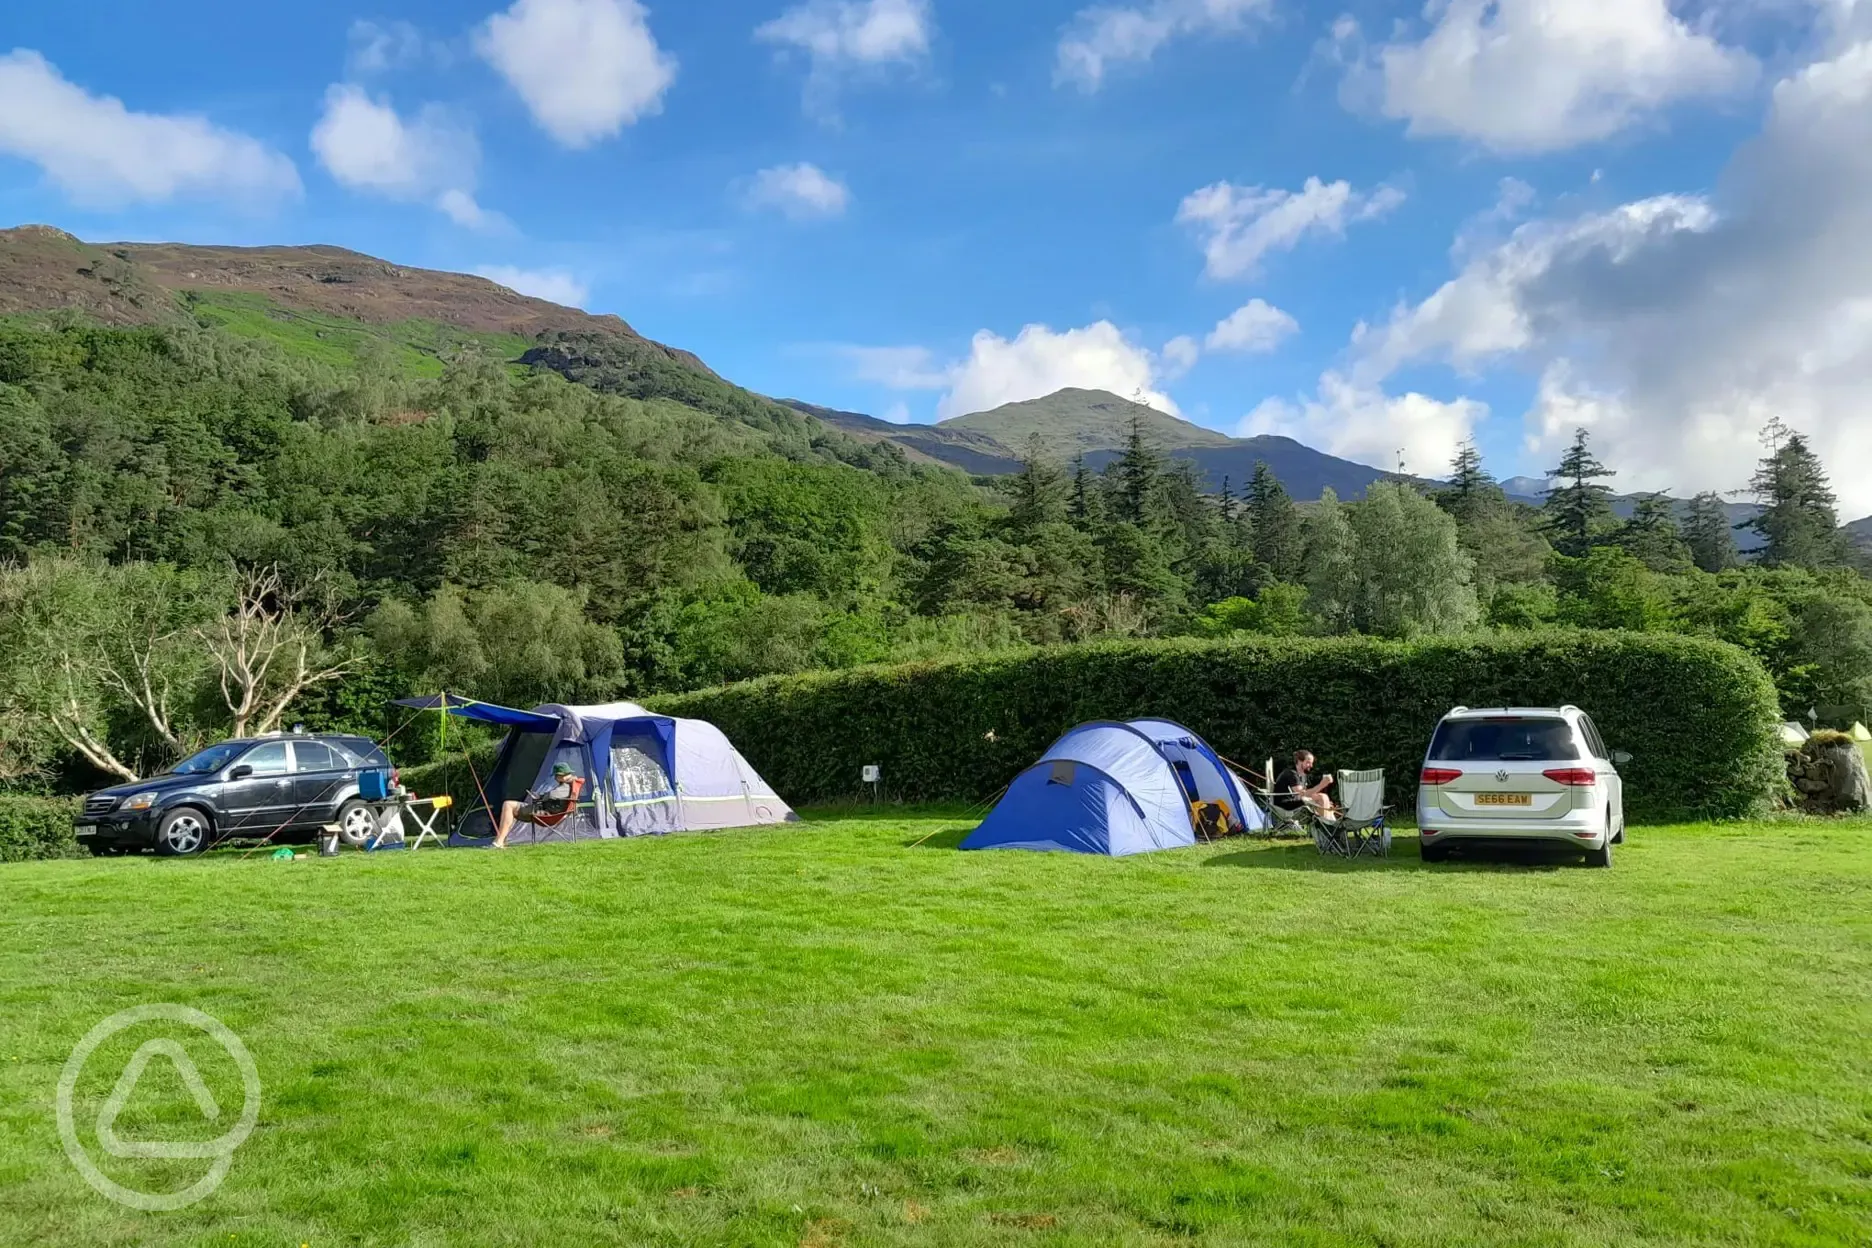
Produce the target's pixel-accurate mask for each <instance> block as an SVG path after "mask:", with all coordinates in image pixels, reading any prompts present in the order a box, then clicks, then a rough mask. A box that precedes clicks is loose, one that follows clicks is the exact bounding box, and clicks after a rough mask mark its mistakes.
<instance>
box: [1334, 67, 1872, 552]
mask: <svg viewBox="0 0 1872 1248" xmlns="http://www.w3.org/2000/svg"><path fill="white" fill-rule="evenodd" d="M1868 34H1872V32H1868ZM1355 353H1356V354H1357V355H1358V357H1359V359H1358V362H1357V364H1356V365H1355V368H1356V369H1357V370H1359V371H1360V376H1361V378H1362V380H1363V381H1364V382H1365V383H1367V384H1371V383H1373V382H1375V381H1376V380H1378V379H1380V378H1382V377H1383V376H1384V375H1386V374H1387V373H1389V372H1390V371H1392V370H1394V369H1396V368H1399V367H1402V366H1404V365H1406V364H1409V363H1412V362H1415V361H1420V360H1426V359H1431V360H1447V361H1449V362H1451V363H1454V364H1456V365H1457V366H1459V367H1464V368H1469V369H1480V368H1482V367H1485V366H1490V365H1497V364H1506V365H1511V366H1514V367H1516V368H1519V369H1522V370H1525V371H1528V372H1532V373H1535V374H1537V375H1538V376H1539V377H1540V378H1541V385H1540V394H1539V397H1538V399H1537V400H1536V403H1535V405H1534V407H1533V410H1532V411H1530V412H1529V413H1528V423H1527V433H1528V437H1529V440H1530V445H1531V447H1532V448H1533V449H1535V450H1536V451H1537V452H1538V453H1543V454H1550V453H1553V452H1554V451H1555V450H1556V449H1557V446H1558V444H1559V443H1561V442H1563V441H1564V440H1565V439H1566V438H1567V437H1568V436H1570V434H1571V430H1572V429H1573V427H1574V426H1575V425H1580V424H1584V425H1587V426H1589V427H1591V428H1592V429H1593V431H1594V441H1595V445H1596V446H1597V448H1598V449H1599V451H1600V453H1601V456H1602V458H1604V459H1606V460H1607V462H1609V463H1611V464H1612V465H1613V466H1614V467H1615V468H1617V469H1618V470H1619V472H1620V474H1621V475H1620V479H1619V483H1620V485H1621V486H1625V487H1630V488H1640V489H1665V488H1669V489H1673V490H1677V491H1694V490H1700V489H1718V490H1726V489H1734V488H1736V487H1738V486H1740V485H1741V484H1742V483H1743V482H1744V481H1745V480H1746V479H1747V476H1748V474H1749V470H1750V466H1751V465H1752V463H1753V462H1754V461H1755V460H1756V459H1757V458H1758V457H1759V455H1760V453H1761V447H1760V445H1759V442H1758V439H1757V434H1758V431H1759V429H1760V427H1761V426H1762V425H1763V424H1764V423H1766V421H1767V420H1768V419H1769V418H1770V417H1772V416H1779V417H1781V418H1783V419H1784V420H1786V421H1787V422H1788V423H1789V424H1791V425H1793V426H1795V427H1796V428H1799V429H1801V430H1803V431H1804V432H1806V433H1807V434H1808V435H1809V436H1810V438H1811V439H1812V442H1813V445H1814V447H1815V449H1816V450H1817V451H1818V452H1820V453H1821V454H1822V455H1823V456H1824V457H1826V458H1827V460H1828V462H1829V464H1830V465H1831V467H1832V471H1833V482H1834V485H1835V487H1836V488H1837V490H1838V491H1839V493H1840V495H1841V498H1842V501H1843V503H1844V505H1845V509H1846V510H1847V512H1848V513H1849V514H1850V515H1855V516H1856V515H1863V514H1865V513H1867V512H1872V473H1867V472H1865V471H1863V465H1865V464H1868V463H1872V410H1869V409H1868V408H1867V406H1866V401H1865V396H1866V395H1867V394H1868V393H1872V37H1867V38H1864V39H1862V40H1861V41H1858V42H1846V43H1842V44H1840V45H1838V46H1836V47H1835V48H1833V49H1832V50H1831V51H1830V52H1829V53H1828V54H1826V56H1825V59H1822V60H1820V61H1817V62H1816V63H1814V64H1811V65H1809V66H1807V67H1805V68H1803V69H1800V70H1797V71H1795V72H1793V73H1791V74H1790V75H1788V76H1787V77H1786V78H1785V80H1783V81H1781V82H1780V83H1778V84H1777V85H1776V86H1775V88H1774V91H1773V96H1772V102H1771V104H1770V107H1769V110H1768V115H1767V118H1766V120H1765V122H1764V124H1763V128H1762V132H1761V134H1760V135H1759V136H1758V137H1757V138H1755V139H1753V140H1752V141H1750V142H1749V143H1748V144H1746V145H1744V146H1743V147H1742V148H1741V149H1740V150H1739V151H1738V152H1737V154H1736V155H1735V157H1734V158H1733V159H1732V160H1731V162H1730V165H1729V168H1728V169H1727V170H1725V172H1724V174H1723V176H1722V178H1721V181H1720V183H1719V186H1718V190H1717V192H1716V193H1715V194H1714V195H1713V196H1711V197H1710V198H1708V199H1705V198H1701V197H1693V196H1659V197H1654V198H1651V199H1646V200H1640V201H1637V202H1635V203H1630V204H1626V205H1624V206H1622V207H1619V208H1617V209H1614V210H1612V211H1609V212H1600V213H1592V214H1588V215H1583V216H1577V217H1572V218H1563V219H1554V220H1545V221H1536V222H1530V223H1529V224H1526V225H1523V226H1522V227H1520V228H1519V229H1518V230H1516V231H1515V232H1514V234H1513V235H1512V236H1511V237H1510V238H1509V239H1507V240H1506V241H1505V242H1503V243H1502V244H1500V245H1499V246H1498V247H1496V248H1494V249H1493V250H1491V251H1487V252H1484V253H1482V254H1479V255H1477V256H1475V257H1473V258H1471V259H1469V260H1468V262H1467V263H1466V265H1465V266H1464V268H1463V269H1462V271H1461V272H1459V273H1458V274H1457V276H1456V277H1455V278H1454V279H1452V280H1451V281H1450V282H1449V283H1447V284H1446V285H1445V286H1444V287H1443V288H1442V289H1440V290H1439V291H1437V292H1436V293H1435V294H1433V295H1432V296H1431V297H1430V298H1428V299H1426V300H1425V301H1424V302H1422V303H1420V304H1417V305H1415V306H1413V307H1406V308H1401V309H1399V311H1398V312H1397V313H1396V314H1395V315H1394V316H1393V318H1392V319H1391V321H1390V322H1389V323H1388V324H1386V325H1385V326H1383V327H1381V328H1379V329H1376V330H1373V331H1371V332H1369V333H1367V334H1366V335H1364V336H1363V338H1361V340H1360V341H1359V342H1358V343H1357V344H1356V347H1355Z"/></svg>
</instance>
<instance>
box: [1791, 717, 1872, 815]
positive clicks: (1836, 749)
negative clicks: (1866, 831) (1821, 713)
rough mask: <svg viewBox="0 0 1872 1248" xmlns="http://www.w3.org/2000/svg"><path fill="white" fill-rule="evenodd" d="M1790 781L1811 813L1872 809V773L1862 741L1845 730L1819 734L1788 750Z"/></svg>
mask: <svg viewBox="0 0 1872 1248" xmlns="http://www.w3.org/2000/svg"><path fill="white" fill-rule="evenodd" d="M1788 782H1789V783H1790V784H1792V785H1793V786H1794V792H1795V794H1796V797H1797V800H1798V803H1799V805H1800V808H1801V809H1802V810H1804V811H1806V812H1808V813H1809V814H1815V815H1839V814H1864V813H1866V812H1867V811H1872V775H1869V774H1868V772H1867V770H1866V760H1865V755H1864V754H1863V753H1862V752H1861V751H1860V749H1859V743H1858V742H1856V741H1854V740H1853V739H1852V738H1851V737H1848V736H1846V735H1845V734H1844V733H1838V732H1823V733H1817V734H1815V735H1814V736H1813V737H1812V738H1811V739H1809V740H1808V741H1807V742H1806V743H1804V744H1803V745H1802V746H1801V747H1800V748H1799V749H1798V750H1792V751H1789V753H1788Z"/></svg>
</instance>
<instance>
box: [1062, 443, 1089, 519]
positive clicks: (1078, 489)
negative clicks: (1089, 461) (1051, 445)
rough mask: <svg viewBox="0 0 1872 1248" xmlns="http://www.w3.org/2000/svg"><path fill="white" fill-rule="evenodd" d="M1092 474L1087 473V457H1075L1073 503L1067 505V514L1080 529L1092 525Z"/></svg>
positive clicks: (1080, 455)
mask: <svg viewBox="0 0 1872 1248" xmlns="http://www.w3.org/2000/svg"><path fill="white" fill-rule="evenodd" d="M1090 478H1091V474H1090V473H1088V472H1087V471H1086V463H1085V456H1084V455H1083V454H1079V455H1075V456H1073V475H1072V501H1071V502H1069V503H1068V504H1067V505H1066V514H1067V515H1068V516H1069V517H1070V518H1071V519H1072V522H1073V523H1074V524H1075V525H1077V526H1078V527H1079V528H1082V529H1084V528H1089V527H1091V524H1092V497H1091V480H1090Z"/></svg>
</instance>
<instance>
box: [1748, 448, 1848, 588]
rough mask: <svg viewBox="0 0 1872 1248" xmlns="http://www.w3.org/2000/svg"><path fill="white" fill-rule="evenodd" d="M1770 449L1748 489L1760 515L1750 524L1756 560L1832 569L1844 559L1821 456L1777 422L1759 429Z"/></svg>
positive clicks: (1844, 545)
mask: <svg viewBox="0 0 1872 1248" xmlns="http://www.w3.org/2000/svg"><path fill="white" fill-rule="evenodd" d="M1763 440H1764V441H1766V442H1767V443H1768V445H1769V452H1768V454H1767V456H1766V457H1764V458H1763V459H1762V461H1761V463H1760V464H1759V465H1758V466H1757V467H1756V469H1755V475H1754V477H1753V478H1752V479H1751V480H1750V481H1749V489H1750V490H1752V491H1753V492H1754V494H1755V501H1756V502H1757V503H1758V504H1760V505H1761V513H1760V514H1759V515H1757V516H1756V517H1755V518H1754V519H1753V520H1750V521H1749V522H1748V523H1749V527H1750V528H1752V529H1754V530H1755V531H1756V532H1757V533H1760V534H1761V535H1762V540H1763V543H1764V544H1763V547H1762V551H1761V562H1762V563H1764V564H1765V565H1767V566H1768V567H1785V568H1831V567H1841V566H1844V565H1845V564H1846V563H1847V562H1848V548H1847V542H1846V538H1845V536H1844V534H1842V533H1841V532H1840V529H1839V510H1838V500H1837V499H1836V498H1835V497H1834V495H1833V489H1832V487H1831V486H1830V485H1829V484H1828V482H1827V476H1826V470H1825V468H1824V467H1822V465H1821V463H1820V457H1819V456H1818V455H1815V454H1814V453H1813V450H1812V449H1811V448H1810V447H1809V446H1808V445H1807V439H1806V437H1805V436H1804V435H1802V434H1799V433H1795V432H1793V431H1791V430H1789V429H1788V428H1787V426H1786V425H1783V424H1782V423H1781V422H1780V421H1779V420H1775V421H1772V422H1770V423H1769V425H1768V427H1767V428H1766V429H1765V430H1764V431H1763Z"/></svg>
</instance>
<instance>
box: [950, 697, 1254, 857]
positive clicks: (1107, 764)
mask: <svg viewBox="0 0 1872 1248" xmlns="http://www.w3.org/2000/svg"><path fill="white" fill-rule="evenodd" d="M1248 792H1249V790H1248V785H1247V783H1246V782H1245V781H1243V780H1242V779H1241V777H1239V776H1237V775H1236V774H1235V773H1234V772H1233V771H1231V770H1229V768H1228V766H1227V765H1226V764H1225V763H1224V762H1223V761H1222V759H1221V758H1220V757H1219V756H1218V755H1217V754H1216V752H1215V751H1214V750H1212V749H1210V748H1209V745H1208V743H1207V742H1205V741H1204V740H1203V739H1202V738H1201V737H1199V736H1197V735H1196V734H1195V733H1193V732H1191V731H1190V730H1189V729H1187V728H1185V727H1183V726H1182V725H1181V724H1174V723H1171V722H1170V721H1169V720H1165V719H1140V720H1136V721H1134V722H1132V723H1128V724H1120V723H1115V722H1097V723H1090V724H1081V725H1079V727H1077V728H1074V729H1073V730H1072V731H1071V732H1069V733H1067V734H1066V735H1065V736H1063V737H1061V738H1060V739H1059V740H1058V741H1056V742H1054V743H1053V746H1052V748H1051V749H1049V750H1048V751H1047V752H1046V753H1045V754H1043V755H1041V756H1040V761H1039V762H1038V763H1035V764H1034V765H1033V766H1032V767H1030V768H1028V769H1027V770H1026V771H1024V772H1022V773H1021V774H1020V775H1019V776H1017V777H1016V778H1015V780H1014V783H1013V784H1011V785H1009V786H1008V790H1007V793H1006V795H1005V796H1003V797H1002V799H1001V800H1000V802H998V803H997V804H996V805H995V808H994V810H992V811H990V812H989V815H988V818H987V819H985V820H983V821H982V825H981V826H980V827H979V828H976V829H975V831H973V832H971V833H970V834H969V836H968V838H967V839H966V840H964V841H963V842H962V848H963V849H1038V850H1062V851H1065V852H1067V853H1075V854H1110V855H1113V856H1114V857H1118V856H1123V855H1125V854H1142V853H1148V852H1149V851H1151V850H1154V849H1176V848H1178V847H1180V846H1184V845H1194V844H1195V843H1196V813H1195V806H1196V803H1198V802H1219V803H1222V804H1223V805H1224V807H1225V808H1226V810H1227V812H1228V816H1229V820H1230V823H1231V825H1232V827H1234V828H1236V829H1242V828H1247V829H1260V828H1264V827H1266V826H1267V816H1266V815H1265V814H1264V813H1263V812H1262V810H1261V808H1260V807H1259V806H1256V805H1255V804H1254V801H1253V799H1252V798H1250V797H1249V796H1248Z"/></svg>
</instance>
